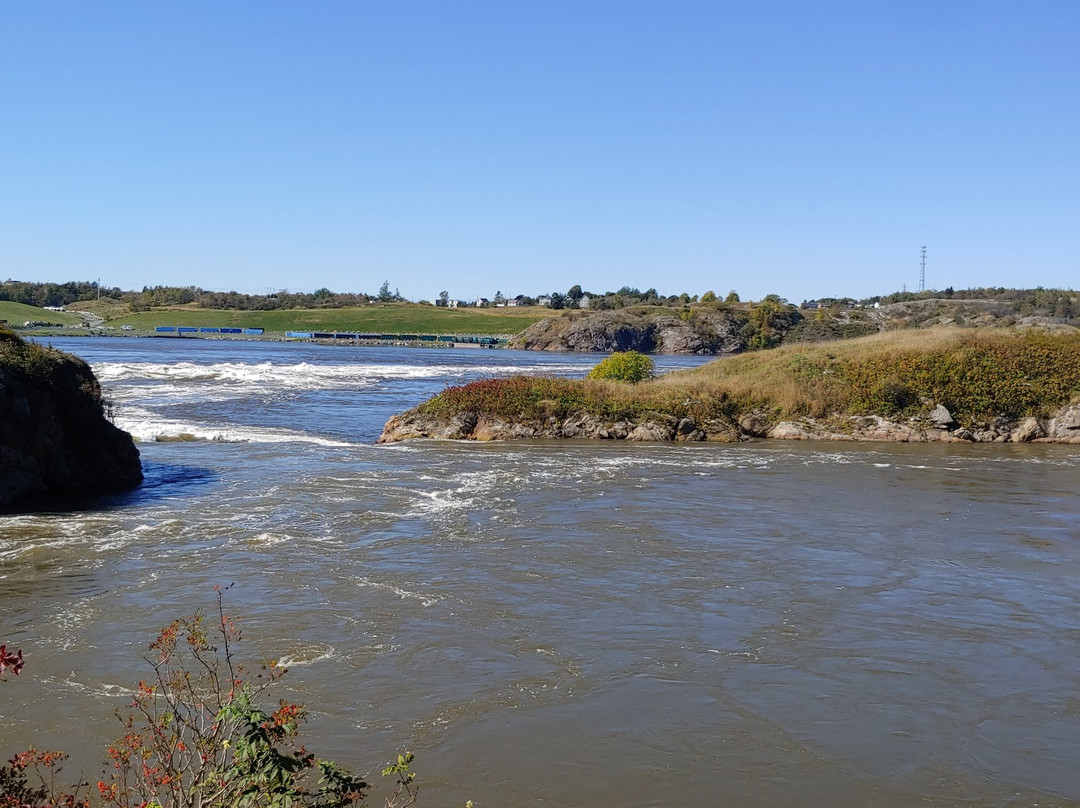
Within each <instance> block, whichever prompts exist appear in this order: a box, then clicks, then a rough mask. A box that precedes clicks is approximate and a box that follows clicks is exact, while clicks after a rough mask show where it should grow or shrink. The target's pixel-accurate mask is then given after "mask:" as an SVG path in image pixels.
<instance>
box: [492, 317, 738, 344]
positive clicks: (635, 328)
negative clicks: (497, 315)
mask: <svg viewBox="0 0 1080 808" xmlns="http://www.w3.org/2000/svg"><path fill="white" fill-rule="evenodd" d="M510 347H512V348H524V349H526V350H535V351H579V352H580V351H592V352H596V353H607V352H610V351H631V350H633V351H640V352H641V353H662V354H721V353H738V352H739V351H743V350H745V349H746V342H745V340H743V338H742V337H740V336H739V324H738V323H737V322H736V321H735V320H734V319H733V318H732V317H731V316H730V315H729V314H726V313H724V312H718V311H697V312H695V313H694V315H693V317H691V318H690V319H689V320H686V321H684V320H681V319H680V318H679V317H676V316H674V315H671V314H661V315H657V314H636V313H630V312H626V311H594V312H574V313H573V315H572V316H567V317H551V318H548V319H546V320H541V321H540V322H538V323H534V324H533V325H531V326H529V327H528V328H527V329H525V331H523V332H522V333H521V334H519V335H518V336H517V337H515V338H514V339H513V340H511V342H510Z"/></svg>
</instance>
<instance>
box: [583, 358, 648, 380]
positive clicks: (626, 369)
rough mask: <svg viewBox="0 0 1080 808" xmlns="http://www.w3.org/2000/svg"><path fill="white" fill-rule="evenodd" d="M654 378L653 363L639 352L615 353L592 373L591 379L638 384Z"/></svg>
mask: <svg viewBox="0 0 1080 808" xmlns="http://www.w3.org/2000/svg"><path fill="white" fill-rule="evenodd" d="M652 377H653V361H652V359H651V358H650V357H648V356H646V355H645V354H642V353H638V352H637V351H622V352H616V353H613V354H612V355H611V356H609V357H608V358H607V359H604V360H603V361H601V362H600V364H598V365H597V366H596V367H594V368H593V369H592V370H591V371H590V372H589V376H588V378H590V379H610V380H612V381H616V382H630V383H631V384H636V383H637V382H643V381H645V380H646V379H651V378H652Z"/></svg>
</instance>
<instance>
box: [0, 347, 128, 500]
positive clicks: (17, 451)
mask: <svg viewBox="0 0 1080 808" xmlns="http://www.w3.org/2000/svg"><path fill="white" fill-rule="evenodd" d="M142 478H143V476H142V465H141V463H140V462H139V452H138V450H137V449H136V448H135V444H134V442H133V441H132V439H131V436H130V435H128V434H127V433H126V432H123V431H121V430H120V429H117V428H116V427H115V426H113V425H112V424H111V423H110V422H109V420H108V419H107V418H106V417H105V413H104V410H103V404H102V398H101V388H100V386H99V385H98V382H97V379H95V378H94V374H93V373H92V372H91V370H90V368H89V366H88V365H87V364H86V363H85V362H83V361H82V360H81V359H78V358H76V357H74V356H70V355H68V354H64V353H62V352H60V351H56V350H53V349H51V348H43V347H41V346H39V345H35V344H32V343H27V342H23V341H22V340H20V339H19V338H18V337H16V336H15V335H13V334H11V333H10V332H2V331H0V508H7V507H11V506H13V505H15V504H17V503H19V502H21V501H25V500H30V499H33V500H34V501H35V502H36V501H39V500H40V501H41V502H42V503H43V504H46V505H49V504H55V503H56V502H59V501H61V500H63V499H65V498H70V497H73V496H80V495H94V494H105V493H112V492H118V491H126V490H129V489H131V488H134V487H136V486H137V485H139V483H141V482H142Z"/></svg>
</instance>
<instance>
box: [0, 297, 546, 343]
mask: <svg viewBox="0 0 1080 808" xmlns="http://www.w3.org/2000/svg"><path fill="white" fill-rule="evenodd" d="M553 314H556V312H553V311H552V310H551V309H546V308H539V307H536V308H527V309H521V308H514V309H443V308H435V307H434V306H419V305H416V304H411V303H391V304H379V305H372V306H361V307H354V308H344V309H287V310H282V311H232V310H228V311H226V310H219V309H197V308H186V307H183V308H172V309H154V310H153V311H146V312H137V313H124V314H115V315H114V316H113V317H111V318H110V319H109V321H108V325H110V326H112V327H113V328H118V327H120V326H122V325H131V326H134V328H135V329H136V330H138V331H153V330H154V328H155V327H156V326H159V325H174V326H195V327H200V326H208V327H214V326H217V327H221V326H225V327H230V328H263V329H265V330H266V331H267V332H274V333H282V332H285V331H367V332H379V333H387V334H390V333H393V334H401V333H418V334H491V335H495V334H498V335H510V334H516V333H518V332H519V331H522V330H524V329H525V328H527V327H528V326H530V325H532V324H533V323H535V322H536V321H538V320H542V319H543V318H544V317H550V316H552V315H553ZM0 316H2V315H0ZM24 319H28V318H24Z"/></svg>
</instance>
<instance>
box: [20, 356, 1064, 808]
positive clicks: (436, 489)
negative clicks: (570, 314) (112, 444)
mask: <svg viewBox="0 0 1080 808" xmlns="http://www.w3.org/2000/svg"><path fill="white" fill-rule="evenodd" d="M72 342H73V343H74V347H75V348H77V349H81V351H82V352H83V353H84V354H86V355H87V356H88V358H89V359H90V361H91V362H92V363H93V364H94V366H95V369H97V370H98V372H99V373H100V375H101V376H102V378H103V380H104V381H105V383H106V387H107V389H108V390H109V392H110V394H111V395H113V397H114V398H115V399H116V400H117V406H118V416H117V417H118V419H119V420H120V422H121V423H122V424H124V425H126V426H128V427H129V428H131V429H132V430H133V431H135V432H139V431H140V430H142V431H143V432H144V433H145V435H148V434H149V433H151V432H155V431H157V432H158V434H165V433H168V432H169V431H170V430H173V431H176V432H180V431H183V432H186V433H190V434H195V435H197V436H202V437H206V438H212V437H216V438H217V440H202V441H197V442H191V443H151V442H145V443H143V444H142V450H143V456H144V460H145V462H146V470H147V484H146V486H144V488H143V489H142V490H140V491H139V492H136V493H134V494H132V495H128V496H123V497H117V498H113V499H110V500H106V501H104V502H102V503H99V505H100V507H99V508H98V509H95V510H87V511H80V512H75V513H55V514H49V513H31V514H21V515H15V516H7V517H2V518H0V582H2V586H0V638H2V640H0V641H7V642H8V643H9V644H11V645H15V646H18V647H22V648H24V649H25V651H26V653H27V660H28V661H27V667H26V669H25V671H24V673H23V675H22V676H20V677H18V678H12V677H9V681H7V682H6V683H2V684H0V747H2V748H0V753H2V754H5V755H6V754H8V753H9V752H12V751H15V749H17V748H18V747H19V746H20V745H25V744H26V743H28V742H30V741H34V742H36V743H38V744H39V745H44V746H63V747H65V748H66V749H68V750H69V751H71V752H72V753H73V760H72V763H71V766H70V767H69V768H70V769H72V770H78V771H83V772H85V773H87V775H88V776H92V777H93V776H96V775H97V773H98V771H99V770H100V763H99V761H100V758H101V751H100V750H101V748H102V746H103V744H104V742H105V741H106V740H107V739H109V738H111V737H115V736H116V735H117V734H118V732H117V730H118V725H116V724H115V719H114V718H112V712H113V710H115V709H116V708H117V707H118V706H121V705H122V704H123V703H124V701H125V699H126V698H127V693H128V688H129V687H130V686H131V685H132V684H133V683H134V682H135V681H137V680H138V679H139V678H142V677H145V676H146V673H147V670H148V669H147V668H146V666H145V664H144V663H142V662H141V660H140V657H141V655H142V654H143V653H144V652H145V649H146V645H147V643H148V642H149V641H150V639H151V638H152V636H153V633H154V631H155V629H156V628H158V627H160V626H162V625H164V624H165V623H167V622H169V621H170V620H171V619H172V618H173V617H176V616H179V615H181V614H184V613H187V612H189V611H190V610H191V609H193V608H195V607H197V606H202V607H204V608H208V609H209V608H212V607H213V586H215V585H218V584H228V583H230V582H231V583H233V584H234V585H233V587H232V589H230V590H229V592H228V593H227V596H226V597H227V608H228V609H229V610H230V611H231V612H233V613H236V614H239V615H241V616H242V617H243V625H244V632H245V637H246V639H245V642H244V643H243V646H242V647H243V648H244V650H245V651H246V652H247V653H248V654H249V655H250V656H251V657H253V658H259V657H269V656H275V657H284V658H285V659H286V660H287V661H288V662H289V663H290V675H289V677H288V680H287V681H288V685H289V688H290V691H289V694H290V695H292V696H295V697H297V698H300V699H301V700H303V701H304V702H305V703H306V704H307V705H308V707H309V708H310V709H311V711H312V719H311V722H310V723H309V725H308V729H309V732H308V733H307V738H308V743H309V746H310V747H312V748H313V749H315V750H316V751H318V752H320V753H322V754H324V755H326V756H328V757H331V758H333V759H335V760H337V761H338V762H340V763H343V764H348V765H350V766H352V767H353V768H354V769H357V770H359V771H363V772H369V773H372V774H376V771H375V770H376V769H377V768H379V767H380V766H381V765H383V764H384V763H385V761H386V760H387V759H388V758H389V757H390V756H392V755H393V754H395V753H396V752H397V751H398V749H400V748H402V747H408V748H410V749H413V750H414V751H415V752H416V753H417V762H416V770H417V771H418V773H419V777H420V782H421V783H422V785H423V792H422V794H423V796H422V804H428V805H461V804H463V803H464V802H465V800H466V799H472V800H474V801H475V803H476V804H477V805H478V806H481V808H482V806H485V805H487V806H508V807H509V808H516V807H518V806H522V807H523V806H532V805H553V806H579V805H611V806H616V805H618V806H653V805H673V804H678V805H716V806H737V805H738V806H836V805H851V806H856V805H874V806H905V807H906V806H912V805H929V806H952V805H971V806H1014V805H1015V806H1020V805H1025V806H1027V805H1044V806H1045V805H1060V806H1064V805H1070V806H1072V805H1080V766H1078V765H1077V763H1078V761H1080V498H1078V494H1080V452H1078V451H1077V450H1076V449H1075V448H1071V447H1060V446H965V447H943V446H905V445H888V446H885V445H876V446H856V445H850V444H827V445H805V444H763V443H758V444H746V445H738V446H714V445H708V446H705V445H692V446H691V445H678V446H674V445H639V444H625V443H602V444H591V443H572V442H566V443H554V442H536V443H520V444H502V445H479V444H465V443H441V442H418V443H409V444H401V445H395V446H374V445H372V444H371V440H372V439H373V437H372V433H373V432H374V433H375V434H377V430H378V427H379V426H381V422H382V420H384V415H385V414H386V413H388V412H391V411H396V410H397V409H402V408H403V407H402V406H400V405H401V404H402V402H405V406H408V403H412V402H411V401H408V399H409V398H410V397H412V398H415V397H416V396H417V395H418V393H422V392H424V390H425V389H431V390H437V389H439V388H440V387H441V386H442V385H443V384H445V383H447V381H454V380H459V379H462V378H468V377H470V376H469V374H470V373H472V374H475V375H494V374H497V373H502V372H510V371H507V368H508V367H511V368H514V367H516V366H517V365H514V364H512V363H511V358H513V361H514V362H516V363H518V364H522V363H528V362H535V363H536V365H537V367H538V368H539V369H540V370H550V371H551V372H564V373H578V372H583V371H584V370H585V369H587V367H588V365H589V364H590V362H589V361H588V358H582V357H570V358H566V357H539V358H533V357H528V358H526V359H520V358H514V357H519V356H520V355H514V354H510V353H509V352H499V353H498V356H497V357H495V358H492V356H491V354H492V353H494V352H468V355H464V354H466V352H462V355H460V356H459V355H451V354H449V353H445V354H440V357H441V358H437V359H436V358H434V356H435V353H436V352H423V351H412V352H405V351H400V352H391V353H378V352H374V353H371V354H364V355H362V356H361V355H358V354H356V353H352V354H346V353H345V352H344V351H343V350H338V351H334V350H333V349H319V350H316V349H315V348H313V347H311V346H302V347H301V346H280V347H277V348H264V349H252V348H250V346H247V345H239V346H232V347H230V346H219V347H212V348H205V349H197V348H191V347H188V346H175V345H164V346H156V345H151V344H150V343H156V342H160V341H132V340H128V341H122V340H117V341H115V344H114V342H113V341H102V342H93V343H91V342H90V341H72ZM138 343H143V344H144V345H145V347H143V346H141V345H139V344H138ZM65 347H70V345H67V344H65ZM292 348H296V349H297V350H298V351H301V353H289V350H290V349H292ZM181 350H186V351H189V352H193V353H188V354H183V353H180V351H181ZM252 350H255V351H260V350H261V351H263V353H257V354H255V355H253V354H252V353H251V352H252ZM199 351H201V353H199ZM477 353H482V354H483V355H481V356H477ZM358 356H360V358H358ZM593 359H595V358H593ZM439 363H444V364H441V365H440V364H439ZM470 363H472V364H470ZM289 385H291V386H289ZM425 386H426V387H425ZM301 410H302V412H301ZM290 411H291V412H292V415H290ZM376 779H377V776H376Z"/></svg>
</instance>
